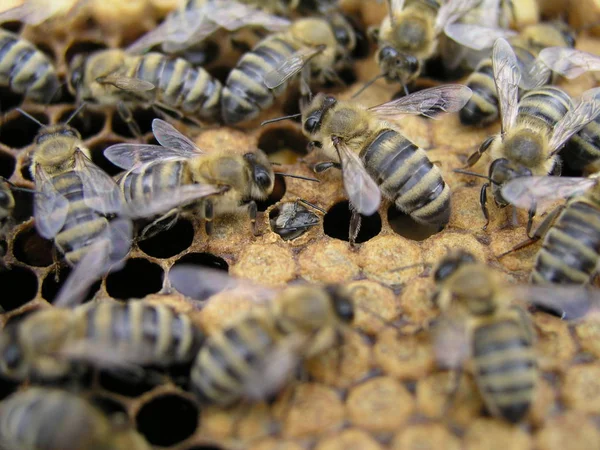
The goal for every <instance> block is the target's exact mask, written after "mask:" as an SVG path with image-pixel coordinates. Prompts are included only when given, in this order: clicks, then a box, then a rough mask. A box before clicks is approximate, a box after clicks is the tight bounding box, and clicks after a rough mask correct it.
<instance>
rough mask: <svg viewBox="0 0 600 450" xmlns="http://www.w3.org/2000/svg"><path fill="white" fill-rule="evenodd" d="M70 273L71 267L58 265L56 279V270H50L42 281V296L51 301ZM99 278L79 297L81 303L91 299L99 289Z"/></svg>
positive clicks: (100, 282)
mask: <svg viewBox="0 0 600 450" xmlns="http://www.w3.org/2000/svg"><path fill="white" fill-rule="evenodd" d="M70 273H71V268H70V267H68V266H63V267H60V269H59V271H58V281H57V280H56V271H55V269H54V270H50V271H49V272H48V273H47V274H46V276H45V278H44V281H42V298H43V299H45V300H47V301H49V302H50V303H53V302H54V300H55V299H56V296H57V294H58V292H59V291H60V289H61V288H62V286H63V284H65V282H66V281H67V278H68V277H69V275H70ZM101 284H102V281H101V280H98V281H96V282H95V283H94V284H92V286H90V288H89V290H88V292H87V294H86V295H85V296H84V297H83V298H82V299H81V300H82V302H83V303H85V302H87V301H89V300H91V299H92V298H93V297H94V295H95V294H96V292H98V290H99V289H100V286H101Z"/></svg>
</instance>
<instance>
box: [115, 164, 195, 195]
mask: <svg viewBox="0 0 600 450" xmlns="http://www.w3.org/2000/svg"><path fill="white" fill-rule="evenodd" d="M187 173H188V162H187V161H183V160H181V161H161V162H157V163H155V164H149V165H147V166H144V167H142V168H141V169H140V171H139V172H127V173H126V174H125V175H123V176H122V177H121V178H119V179H118V180H117V184H118V186H119V189H120V190H121V195H122V198H123V200H124V201H125V203H126V204H127V203H135V202H138V201H143V199H147V198H149V197H152V195H153V194H160V193H163V192H168V191H170V190H173V189H175V188H177V187H179V186H181V185H183V184H184V182H185V181H186V180H185V178H186V176H187Z"/></svg>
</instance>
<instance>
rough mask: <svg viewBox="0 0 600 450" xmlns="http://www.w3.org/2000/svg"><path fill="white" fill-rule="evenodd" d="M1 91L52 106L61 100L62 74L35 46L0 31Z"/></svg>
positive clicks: (4, 31) (16, 36)
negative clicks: (51, 102)
mask: <svg viewBox="0 0 600 450" xmlns="http://www.w3.org/2000/svg"><path fill="white" fill-rule="evenodd" d="M0 18H1V15H0ZM0 87H7V88H9V89H10V90H11V91H12V92H14V93H16V94H20V95H23V96H24V97H25V98H26V99H28V100H31V101H34V102H37V103H44V104H45V103H49V102H50V101H52V100H53V99H54V98H57V97H58V96H60V82H59V80H58V74H57V72H56V68H55V67H54V64H53V62H52V61H51V60H50V58H48V56H46V55H45V54H44V53H43V52H42V51H41V50H38V49H37V48H36V47H35V46H34V45H33V44H32V43H31V42H29V41H27V40H25V39H23V38H21V37H19V36H18V35H16V34H14V33H11V32H9V31H6V30H4V29H0Z"/></svg>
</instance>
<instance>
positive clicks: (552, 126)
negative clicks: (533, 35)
mask: <svg viewBox="0 0 600 450" xmlns="http://www.w3.org/2000/svg"><path fill="white" fill-rule="evenodd" d="M492 64H493V69H494V81H495V83H496V89H497V91H498V100H499V104H500V111H501V118H502V132H501V133H500V134H498V135H495V136H491V137H489V138H488V139H486V140H485V141H484V142H483V143H482V144H481V146H480V147H479V149H478V150H477V151H476V152H475V153H473V154H472V155H471V156H470V157H469V159H468V162H467V165H468V166H472V165H474V164H475V163H476V162H477V161H478V160H479V159H480V157H481V155H482V154H483V153H485V152H488V151H489V153H490V157H491V160H492V163H491V164H490V166H489V175H488V179H489V181H490V183H491V189H492V194H493V196H494V200H495V202H496V204H497V205H498V206H500V207H504V206H507V205H508V202H507V201H506V200H505V199H504V198H503V197H502V192H501V188H502V186H503V185H504V183H506V182H507V181H509V180H511V179H513V178H516V177H520V176H541V175H548V174H551V173H555V172H558V171H559V170H560V165H559V164H558V161H559V160H558V159H557V156H556V154H557V153H558V151H559V150H560V148H561V147H562V145H563V144H564V143H565V142H566V141H567V140H568V139H569V138H570V137H571V136H572V135H573V134H574V133H576V132H577V131H579V130H580V129H581V128H582V127H583V126H585V125H586V124H587V123H588V122H590V121H591V120H592V119H593V118H594V117H596V115H597V114H598V108H597V106H598V100H597V99H596V98H595V97H596V95H595V92H596V91H595V90H593V89H592V90H590V91H587V92H586V93H584V94H583V95H582V96H581V98H580V99H579V100H577V102H576V103H575V105H574V104H573V101H572V100H571V98H570V97H569V96H568V95H567V94H566V93H565V92H563V91H562V90H560V89H558V88H556V87H553V86H546V87H542V88H539V89H534V90H532V91H529V92H527V93H526V94H525V95H524V96H523V97H522V98H521V101H519V100H518V91H519V82H520V80H521V71H520V69H519V65H518V62H517V58H516V56H515V53H514V52H513V50H512V48H511V46H510V45H509V44H508V42H507V41H506V40H504V39H498V40H497V41H496V43H495V44H494V48H493V52H492ZM488 187H489V183H485V184H484V185H483V186H482V189H481V207H482V211H483V215H484V217H485V219H486V224H485V226H484V228H486V227H487V225H488V223H489V214H488V210H487V206H486V199H487V188H488ZM534 213H535V211H533V210H532V211H530V220H529V222H528V224H527V231H528V233H529V231H530V229H531V219H532V217H533V214H534Z"/></svg>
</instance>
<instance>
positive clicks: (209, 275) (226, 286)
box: [169, 264, 277, 308]
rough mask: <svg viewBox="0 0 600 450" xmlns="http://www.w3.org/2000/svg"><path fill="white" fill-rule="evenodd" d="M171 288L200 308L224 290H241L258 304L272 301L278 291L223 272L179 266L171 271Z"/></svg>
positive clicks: (198, 267) (192, 266)
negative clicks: (206, 300)
mask: <svg viewBox="0 0 600 450" xmlns="http://www.w3.org/2000/svg"><path fill="white" fill-rule="evenodd" d="M169 280H170V281H171V286H173V287H174V288H175V289H177V291H178V292H180V293H182V294H183V295H185V296H187V297H190V298H192V299H195V300H196V301H198V302H199V303H198V307H200V308H202V307H203V306H204V305H205V301H204V299H207V298H208V297H211V296H212V295H214V294H217V293H219V292H221V291H223V290H232V289H240V290H241V291H243V293H244V295H245V296H247V298H248V299H251V300H253V301H255V302H257V303H266V302H269V301H271V300H272V299H273V298H274V297H275V296H276V295H277V290H276V289H271V288H267V287H265V286H260V285H257V284H255V283H252V282H251V281H248V280H243V279H240V278H234V277H232V276H230V275H228V274H227V272H224V271H222V270H216V269H209V268H206V267H200V266H194V265H186V264H178V265H175V266H173V267H172V268H171V270H170V271H169Z"/></svg>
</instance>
